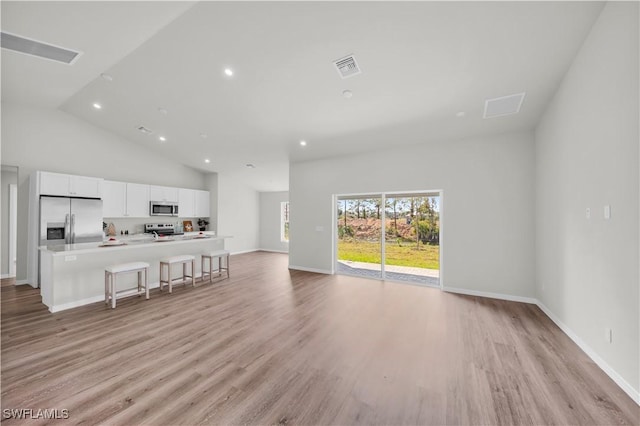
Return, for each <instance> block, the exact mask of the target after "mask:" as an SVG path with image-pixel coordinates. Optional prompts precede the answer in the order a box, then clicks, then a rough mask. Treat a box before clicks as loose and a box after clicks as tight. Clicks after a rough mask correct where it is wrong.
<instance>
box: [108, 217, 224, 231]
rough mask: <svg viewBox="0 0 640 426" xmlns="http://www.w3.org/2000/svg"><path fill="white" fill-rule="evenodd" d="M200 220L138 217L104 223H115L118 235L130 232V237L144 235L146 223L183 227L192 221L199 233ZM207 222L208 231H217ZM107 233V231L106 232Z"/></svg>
mask: <svg viewBox="0 0 640 426" xmlns="http://www.w3.org/2000/svg"><path fill="white" fill-rule="evenodd" d="M198 219H199V218H197V217H195V218H193V217H191V218H189V217H180V218H177V217H147V218H144V217H137V218H131V217H125V218H122V217H114V218H108V217H105V218H103V222H104V223H106V224H107V225H109V224H110V223H113V225H114V226H115V228H116V235H120V231H129V235H132V234H142V233H144V225H145V223H172V224H174V225H176V224H178V223H179V224H180V225H182V223H183V222H184V221H185V220H190V221H191V223H192V224H193V230H194V231H198ZM205 219H206V220H207V222H209V225H207V229H206V230H207V231H215V229H213V227H212V226H211V223H210V222H211V221H210V220H209V218H208V217H207V218H205ZM105 232H106V230H105Z"/></svg>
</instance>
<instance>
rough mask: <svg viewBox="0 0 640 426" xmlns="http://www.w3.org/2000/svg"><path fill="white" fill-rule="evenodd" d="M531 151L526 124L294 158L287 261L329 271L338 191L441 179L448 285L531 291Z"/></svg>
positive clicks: (428, 185) (407, 187)
mask: <svg viewBox="0 0 640 426" xmlns="http://www.w3.org/2000/svg"><path fill="white" fill-rule="evenodd" d="M533 160H534V147H533V134H532V133H530V132H526V133H516V134H505V135H498V136H492V137H477V138H470V139H465V140H460V141H441V142H434V143H425V144H423V145H419V146H413V147H405V148H402V149H393V150H389V151H380V152H371V153H363V154H360V155H354V156H348V157H340V158H334V159H326V160H319V161H310V162H299V163H292V164H291V166H290V172H289V176H290V183H289V195H290V203H291V217H290V243H289V262H290V267H291V268H300V269H308V270H314V271H324V272H331V271H332V269H333V259H332V233H333V227H334V226H335V224H334V223H332V216H333V209H334V208H335V206H334V205H333V202H332V195H334V194H357V193H378V192H393V191H420V190H437V189H441V190H443V200H442V207H443V212H442V223H443V229H442V238H441V242H442V244H443V257H442V265H441V268H442V275H443V282H444V286H445V288H451V289H454V288H458V289H464V290H467V291H475V292H486V293H497V294H503V295H509V296H516V297H533V296H534V294H535V288H534V247H535V244H534V234H535V233H534V229H533V228H534V216H533V210H534V205H533V194H534V164H533Z"/></svg>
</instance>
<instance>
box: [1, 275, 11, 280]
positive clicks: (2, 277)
mask: <svg viewBox="0 0 640 426" xmlns="http://www.w3.org/2000/svg"><path fill="white" fill-rule="evenodd" d="M13 277H15V275H11V274H2V275H0V279H3V280H4V279H5V278H13Z"/></svg>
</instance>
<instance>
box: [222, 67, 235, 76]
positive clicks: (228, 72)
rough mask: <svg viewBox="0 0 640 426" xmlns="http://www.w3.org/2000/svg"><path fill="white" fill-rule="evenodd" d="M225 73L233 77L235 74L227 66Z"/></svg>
mask: <svg viewBox="0 0 640 426" xmlns="http://www.w3.org/2000/svg"><path fill="white" fill-rule="evenodd" d="M224 75H226V76H227V77H231V76H232V75H233V70H232V69H231V68H225V69H224Z"/></svg>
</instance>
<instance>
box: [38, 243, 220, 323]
mask: <svg viewBox="0 0 640 426" xmlns="http://www.w3.org/2000/svg"><path fill="white" fill-rule="evenodd" d="M225 238H230V237H227V236H214V235H210V234H208V233H207V234H205V235H198V234H197V233H195V235H184V236H174V237H172V238H168V239H163V240H160V241H157V240H154V239H153V238H152V237H149V236H139V237H130V238H128V239H124V238H123V239H122V242H123V243H125V244H124V245H117V246H116V245H114V246H106V247H105V246H103V243H83V244H65V245H56V246H42V247H40V248H39V249H40V294H41V295H42V303H44V304H45V305H46V306H47V307H48V308H49V311H51V312H58V311H62V310H65V309H71V308H75V307H77V306H82V305H87V304H90V303H95V302H99V301H103V300H104V270H105V268H106V267H107V266H109V265H114V264H118V263H127V262H147V263H149V265H150V268H149V287H150V288H154V287H158V286H159V281H160V278H159V272H160V271H159V268H160V267H159V263H160V259H161V258H163V257H167V256H176V255H185V254H191V255H194V256H196V262H195V265H196V270H195V271H194V275H195V276H196V277H199V276H201V275H202V271H201V270H200V256H199V255H200V254H201V253H203V252H207V251H213V250H221V249H224V240H225ZM177 269H178V268H176V271H175V273H176V274H177V273H178V271H177ZM180 269H181V268H180ZM135 286H136V274H126V275H123V276H122V277H121V278H119V279H118V288H117V290H118V291H121V290H126V289H128V288H133V287H135ZM133 293H135V290H133V291H132V294H133Z"/></svg>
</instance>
